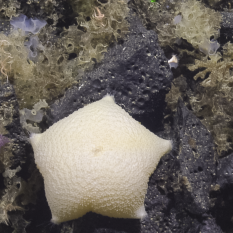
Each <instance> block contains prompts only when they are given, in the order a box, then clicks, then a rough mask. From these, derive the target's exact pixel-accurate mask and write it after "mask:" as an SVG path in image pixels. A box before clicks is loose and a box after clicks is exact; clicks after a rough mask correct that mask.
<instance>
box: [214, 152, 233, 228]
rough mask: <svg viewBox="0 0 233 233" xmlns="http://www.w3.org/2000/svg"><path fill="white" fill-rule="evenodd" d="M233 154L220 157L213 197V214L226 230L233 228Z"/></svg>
mask: <svg viewBox="0 0 233 233" xmlns="http://www.w3.org/2000/svg"><path fill="white" fill-rule="evenodd" d="M232 193H233V154H230V155H228V156H227V157H224V158H222V159H219V164H218V167H217V181H216V184H215V185H214V186H213V190H212V192H211V197H212V199H213V200H214V203H215V206H214V208H213V215H214V216H215V218H216V222H217V223H218V225H220V226H221V228H222V229H223V231H224V232H232V229H233V222H232V216H233V208H232V206H233V195H232Z"/></svg>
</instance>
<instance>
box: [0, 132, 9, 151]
mask: <svg viewBox="0 0 233 233" xmlns="http://www.w3.org/2000/svg"><path fill="white" fill-rule="evenodd" d="M8 142H10V140H9V139H8V138H6V137H4V136H3V135H1V134H0V148H1V147H2V146H4V145H5V144H7V143H8Z"/></svg>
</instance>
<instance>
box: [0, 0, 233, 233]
mask: <svg viewBox="0 0 233 233" xmlns="http://www.w3.org/2000/svg"><path fill="white" fill-rule="evenodd" d="M117 4H118V5H117ZM198 4H202V5H198ZM231 5H232V6H233V1H221V0H219V1H216V0H215V1H211V0H208V1H203V2H199V1H166V0H164V1H157V2H153V1H151V2H150V1H149V0H148V1H147V0H130V1H125V0H121V1H120V0H119V1H115V2H113V1H111V0H105V1H104V0H102V1H96V0H90V1H87V0H86V1H79V0H77V1H74V0H69V1H58V0H53V1H52V0H51V1H49V0H47V1H46V0H42V1H17V0H10V1H4V0H3V1H0V9H1V13H0V17H1V22H2V25H1V26H0V29H1V34H0V39H1V40H0V48H1V49H0V59H1V79H0V173H1V175H0V232H3V233H8V232H9V233H10V232H14V233H16V232H17V233H20V232H27V233H49V232H63V233H71V232H73V233H79V232H80V233H104V232H105V233H154V232H177V233H178V232H189V233H191V232H193V233H194V232H195V233H196V232H211V233H214V232H216V233H217V232H226V233H230V232H233V208H232V205H233V195H232V194H233V150H232V149H233V147H232V146H233V141H232V139H233V133H232V132H233V130H232V127H233V104H232V103H233V102H232V101H233V94H232V93H233V76H232V75H233V74H232V67H233V61H232V60H233V46H231V42H232V40H233V39H232V36H233V33H232V30H233V11H232V10H231ZM118 6H119V9H118ZM200 6H201V7H200ZM95 7H99V8H100V9H101V11H102V12H104V13H105V17H106V21H103V22H100V21H98V20H96V19H95V17H94V14H95V13H96V12H95V13H93V11H94V10H95V9H96V8H95ZM93 9H94V10H93ZM194 13H195V14H194ZM20 14H23V15H27V17H28V18H33V17H34V18H35V17H36V18H38V19H40V20H42V19H43V20H45V21H46V23H47V24H46V26H45V27H44V28H42V29H41V30H40V32H37V34H34V33H33V32H27V31H26V32H27V33H24V34H20V33H21V32H20V33H19V34H16V33H15V32H14V30H16V29H14V28H13V27H12V25H11V23H10V22H11V20H12V18H14V17H17V16H18V15H20ZM176 16H181V17H182V19H181V21H179V20H178V21H175V22H174V18H175V17H176ZM107 17H108V18H107ZM176 19H177V18H176ZM186 19H187V21H188V23H187V22H185V20H186ZM206 25H207V26H206ZM205 26H206V27H207V28H205ZM107 27H108V28H107ZM20 30H21V29H20ZM20 30H19V31H20ZM182 30H183V31H182ZM14 33H15V34H14ZM195 33H196V34H195ZM8 38H9V39H8ZM31 38H34V39H35V40H37V42H36V43H34V42H33V43H32V44H31V45H30V46H28V44H25V41H27V42H28V41H31ZM6 41H7V42H6ZM20 43H21V44H20ZM98 45H99V46H98ZM20 46H21V47H20ZM33 46H34V47H33ZM35 46H37V47H35ZM101 46H102V49H100V50H99V49H98V48H99V47H101ZM24 49H25V50H24ZM35 51H36V55H34V56H31V57H30V54H31V52H35ZM9 54H10V55H9ZM173 55H175V56H176V57H177V59H178V61H177V64H178V67H177V68H171V67H170V66H171V64H170V63H168V60H169V59H170V58H171V57H172V56H173ZM22 62H25V63H22ZM175 63H176V62H175ZM9 64H10V65H11V66H9ZM22 66H24V67H22ZM24 72H25V73H24ZM6 77H7V78H6ZM7 79H8V82H7ZM106 94H111V95H113V96H114V98H115V101H116V103H117V104H119V105H120V106H121V107H122V108H123V109H125V110H126V111H127V112H128V113H129V114H130V115H131V116H132V117H133V118H134V119H136V120H137V121H139V122H140V123H141V124H142V125H144V126H145V127H146V128H148V129H149V130H150V131H151V132H153V133H155V134H156V135H158V136H160V137H162V138H164V139H171V140H172V141H173V149H172V151H171V152H170V153H169V154H167V155H165V156H163V157H162V158H161V160H160V162H159V164H158V166H157V168H156V170H155V172H154V173H153V174H152V175H151V177H150V180H149V183H148V190H147V194H146V197H145V208H146V212H147V213H148V216H147V217H146V218H144V219H143V220H136V219H114V218H110V217H106V216H102V215H98V214H95V213H92V212H90V213H87V214H86V215H84V216H83V217H81V218H79V219H77V220H73V221H69V222H65V223H61V224H60V225H53V224H51V223H50V219H51V213H50V209H49V206H48V203H47V201H46V197H45V192H44V184H43V178H42V176H41V174H40V172H39V171H38V169H37V168H36V165H35V162H34V157H33V150H32V147H31V145H30V143H29V140H28V138H29V135H30V133H31V132H37V131H38V132H44V131H45V130H46V129H48V128H49V127H50V126H51V125H53V124H54V123H56V122H58V121H59V120H61V119H63V118H64V117H67V116H68V115H69V114H71V113H73V112H74V111H76V110H78V109H80V108H82V107H83V106H85V105H87V104H89V103H92V102H94V101H97V100H99V99H101V98H102V97H103V96H105V95H106ZM40 99H44V100H45V101H47V103H48V104H45V105H43V104H42V105H41V108H38V109H37V112H38V114H37V113H36V114H35V115H34V118H33V117H32V116H31V118H30V117H29V116H28V117H25V115H23V114H25V113H26V112H27V110H26V108H28V109H32V108H34V110H35V104H36V103H38V101H39V100H40ZM33 106H34V107H33ZM37 106H38V105H37ZM39 115H40V116H41V115H42V116H41V117H39ZM23 116H24V118H23ZM39 118H40V120H38V119H39ZM3 136H4V138H5V140H6V141H5V142H4V143H2V144H1V140H2V137H3Z"/></svg>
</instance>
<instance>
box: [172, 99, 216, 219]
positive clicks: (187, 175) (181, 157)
mask: <svg viewBox="0 0 233 233" xmlns="http://www.w3.org/2000/svg"><path fill="white" fill-rule="evenodd" d="M177 115H178V120H177V130H178V132H179V149H178V150H179V154H178V157H177V159H178V161H179V162H180V176H181V177H182V178H183V184H184V186H185V189H184V193H183V196H177V197H176V199H177V200H176V201H178V202H180V204H181V205H183V206H184V208H185V209H186V210H187V211H189V212H190V213H192V214H195V215H201V214H203V213H205V212H206V211H208V210H209V208H210V200H209V192H210V189H211V184H212V183H213V181H214V179H215V176H216V162H215V151H214V143H213V141H212V137H211V134H210V132H209V131H208V130H207V129H206V128H205V126H203V124H202V123H201V121H200V120H199V119H198V118H197V117H196V116H195V115H194V114H193V113H192V112H191V111H189V110H188V109H187V107H186V106H184V104H183V103H182V101H181V100H179V103H178V108H177Z"/></svg>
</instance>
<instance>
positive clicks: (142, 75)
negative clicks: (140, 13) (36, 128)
mask: <svg viewBox="0 0 233 233" xmlns="http://www.w3.org/2000/svg"><path fill="white" fill-rule="evenodd" d="M129 23H130V32H129V34H128V35H127V36H126V38H124V40H122V41H121V42H120V43H118V44H117V45H114V47H112V48H110V49H109V51H108V53H107V54H106V55H105V58H104V60H103V61H102V62H101V64H99V65H98V67H96V68H95V69H94V70H93V71H91V72H89V73H87V74H85V75H84V77H83V83H82V84H81V86H80V87H73V88H71V89H69V90H68V91H67V92H66V93H65V96H64V97H63V98H61V99H60V100H58V101H56V102H55V103H54V104H53V105H52V106H51V112H50V113H49V114H48V115H49V116H50V120H49V125H51V124H52V123H54V122H57V121H58V120H60V119H62V118H64V117H66V116H68V115H69V114H70V113H72V112H73V111H75V110H77V109H78V108H80V107H82V106H84V105H85V104H88V103H91V102H93V101H96V100H99V99H101V98H102V97H103V96H104V95H106V94H107V93H109V94H111V95H114V98H115V101H116V103H117V104H119V105H120V106H122V107H123V108H124V109H125V110H126V111H127V112H129V113H130V114H137V115H138V114H142V113H144V114H145V115H146V114H150V113H151V114H150V115H152V116H153V117H156V118H157V122H158V124H157V125H156V124H155V127H156V126H158V125H160V124H161V119H162V118H163V116H162V110H159V108H161V106H164V104H163V103H164V96H165V93H166V92H167V90H168V88H169V87H170V83H171V80H172V73H171V71H170V68H169V66H168V63H167V59H166V57H165V56H164V53H163V51H162V50H161V48H160V47H159V45H158V40H157V36H156V34H155V32H154V31H148V30H146V29H145V28H144V27H143V26H142V24H141V22H140V20H139V19H138V17H137V16H135V15H134V14H133V13H132V12H131V16H130V17H129ZM145 115H144V116H145Z"/></svg>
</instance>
